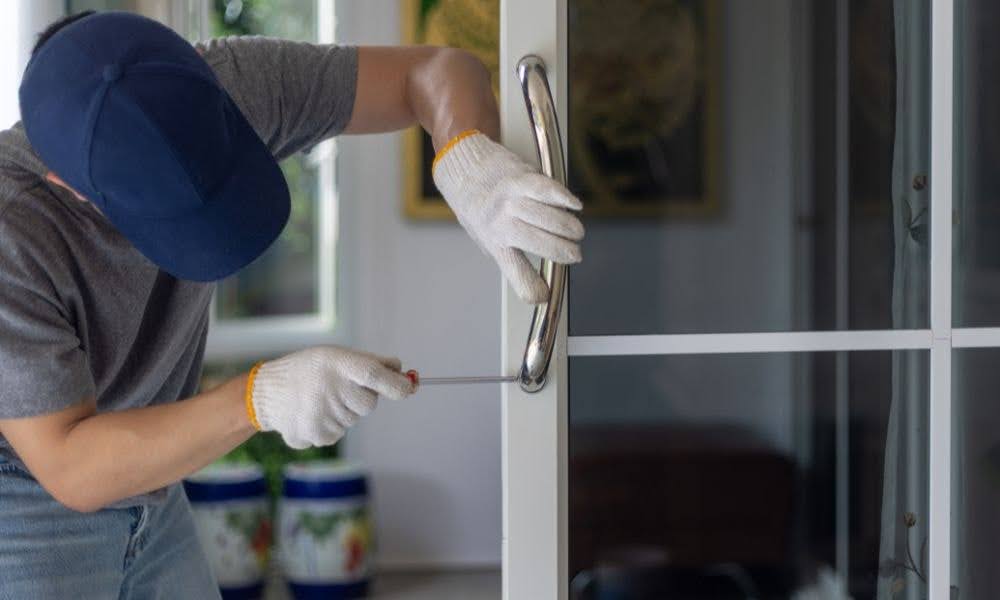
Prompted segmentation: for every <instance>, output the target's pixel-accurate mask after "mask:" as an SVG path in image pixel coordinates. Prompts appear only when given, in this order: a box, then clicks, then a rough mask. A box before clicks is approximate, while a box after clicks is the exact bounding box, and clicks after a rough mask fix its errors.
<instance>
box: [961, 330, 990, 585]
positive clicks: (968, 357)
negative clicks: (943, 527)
mask: <svg viewBox="0 0 1000 600" xmlns="http://www.w3.org/2000/svg"><path fill="white" fill-rule="evenodd" d="M998 365H1000V349H997V348H990V349H976V350H959V351H956V352H955V354H954V361H953V363H952V368H953V370H954V371H953V377H954V378H953V379H952V382H953V390H954V391H953V401H952V406H953V407H954V412H953V414H952V439H954V440H955V443H953V444H952V453H953V454H952V463H951V464H952V467H951V468H952V481H953V482H954V485H953V486H952V553H953V558H952V563H951V564H952V572H951V573H952V586H953V595H952V597H953V598H954V597H957V598H968V599H969V600H986V599H988V598H1000V569H997V543H998V542H997V540H1000V514H998V512H997V507H1000V400H998V395H997V390H1000V369H998V368H997V366H998ZM956 594H957V595H956Z"/></svg>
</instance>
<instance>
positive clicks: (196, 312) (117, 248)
mask: <svg viewBox="0 0 1000 600" xmlns="http://www.w3.org/2000/svg"><path fill="white" fill-rule="evenodd" d="M197 48H198V50H199V51H200V52H201V53H202V56H203V57H204V58H205V60H206V61H207V62H208V64H209V65H210V66H211V67H212V69H213V70H214V71H215V74H216V76H217V77H218V78H219V81H220V82H221V83H222V85H223V86H224V87H225V89H226V90H227V91H228V92H229V94H230V95H231V96H232V98H233V100H235V102H236V104H237V105H238V106H239V108H240V110H242V112H243V114H244V115H245V116H246V118H247V121H249V123H250V124H251V125H252V126H253V128H254V129H255V130H256V132H257V134H258V135H259V136H260V137H261V139H262V140H264V143H265V144H267V147H268V148H269V149H270V150H271V152H272V153H273V154H274V156H275V158H277V159H278V160H281V159H283V158H285V157H287V156H290V155H291V154H294V153H295V152H298V151H299V150H303V149H306V148H309V147H311V146H312V145H314V144H316V143H318V142H320V141H322V140H323V139H326V138H328V137H331V136H334V135H336V134H337V133H339V132H340V131H342V130H343V128H344V127H345V126H346V125H347V122H348V121H349V120H350V117H351V109H352V107H353V106H354V96H355V91H356V84H357V51H356V49H355V48H352V47H344V46H332V45H315V44H305V43H298V42H289V41H285V40H276V39H271V38H263V37H231V38H225V39H218V40H212V41H210V42H208V43H205V44H199V45H198V46H197ZM177 109H178V110H197V108H196V107H182V106H178V107H177ZM46 172H47V169H46V168H45V166H44V165H43V164H42V163H41V161H40V159H39V158H38V156H37V155H36V154H35V152H34V151H33V150H32V148H31V145H30V144H29V143H28V140H27V138H26V137H25V134H24V129H23V128H22V127H21V125H20V123H18V124H16V125H14V127H12V128H11V129H8V130H6V131H0V418H14V417H27V416H32V415H40V414H45V413H51V412H55V411H58V410H61V409H64V408H67V407H69V406H71V405H73V404H76V403H79V402H80V401H81V400H83V399H85V398H88V397H96V398H97V410H98V411H99V412H108V411H115V410H123V409H128V408H135V407H143V406H149V405H153V404H161V403H164V402H174V401H176V400H179V399H183V398H186V397H189V396H191V395H193V394H194V393H195V392H196V390H197V387H198V380H199V378H200V376H201V363H202V356H203V354H204V349H205V336H206V334H207V332H208V307H209V302H210V300H211V295H212V290H213V289H214V287H213V286H212V285H211V284H204V283H196V282H191V281H181V280H178V279H176V278H174V277H172V276H171V275H169V274H167V273H165V272H163V271H161V270H160V269H158V268H157V267H156V265H154V264H152V263H151V262H149V261H148V260H147V259H146V258H145V257H144V256H143V255H142V254H140V253H139V251H138V250H136V249H135V248H134V247H133V246H132V245H131V244H130V243H129V242H128V240H126V239H125V238H124V237H123V236H122V235H121V234H120V233H118V231H117V230H116V229H115V228H114V227H113V226H112V225H111V223H110V222H109V221H107V219H105V218H104V217H103V216H102V215H101V214H100V213H99V212H98V211H97V210H96V209H95V208H94V207H93V206H92V205H91V204H89V203H85V202H81V201H79V200H77V199H76V198H75V197H74V196H73V195H72V194H71V193H70V192H68V191H66V190H64V189H62V188H59V187H56V186H53V185H51V184H49V183H48V182H47V181H45V179H44V176H45V174H46ZM252 200H253V199H252V198H248V199H247V201H248V202H249V201H252ZM3 460H10V461H13V462H16V463H20V462H21V461H20V460H19V459H18V457H17V454H16V453H15V452H14V450H13V448H11V447H10V445H9V444H8V443H7V441H6V440H5V439H4V438H3V437H2V436H0V461H3ZM156 497H157V494H152V495H147V496H142V497H138V498H132V499H129V500H128V501H126V502H123V503H118V504H117V505H119V506H120V505H129V504H138V503H145V502H153V501H156Z"/></svg>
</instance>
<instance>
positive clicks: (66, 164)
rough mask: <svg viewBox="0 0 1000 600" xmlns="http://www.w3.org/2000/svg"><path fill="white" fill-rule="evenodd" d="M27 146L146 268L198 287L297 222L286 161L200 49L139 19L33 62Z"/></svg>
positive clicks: (88, 32) (129, 18) (59, 36)
mask: <svg viewBox="0 0 1000 600" xmlns="http://www.w3.org/2000/svg"><path fill="white" fill-rule="evenodd" d="M19 99H20V105H21V120H22V122H23V123H24V129H25V132H26V133H27V136H28V140H29V141H30V142H31V145H32V146H33V147H34V149H35V151H36V152H37V153H38V155H39V156H40V157H41V159H42V162H44V163H45V165H46V167H48V168H49V169H50V170H51V171H53V172H54V173H55V174H56V175H58V176H59V177H60V178H62V180H63V181H65V182H66V183H68V184H69V185H70V186H71V187H73V189H75V190H76V191H77V192H79V193H80V194H81V195H83V196H84V197H86V198H87V199H88V200H90V201H91V202H93V203H94V204H95V205H96V206H97V207H98V208H99V209H100V210H101V212H102V213H103V214H104V215H105V216H106V217H107V218H108V220H109V221H111V223H112V224H113V225H114V226H115V227H116V228H117V229H118V230H119V231H120V232H121V233H122V235H124V236H125V237H126V238H127V239H128V240H129V241H130V242H132V244H133V245H134V246H135V247H136V248H138V249H139V251H140V252H142V253H143V254H144V255H145V256H146V257H147V258H148V259H149V260H151V261H152V262H153V263H155V264H156V265H157V266H159V267H160V268H161V269H163V270H164V271H167V272H168V273H170V274H172V275H174V276H176V277H178V278H181V279H189V280H194V281H213V280H217V279H221V278H223V277H226V276H228V275H230V274H232V273H234V272H236V271H237V270H239V269H241V268H242V267H244V266H246V265H247V264H249V263H250V262H251V261H253V260H254V259H255V258H257V257H258V256H259V255H260V254H261V253H262V252H263V251H264V250H265V249H267V247H268V246H270V245H271V243H272V242H273V241H274V240H275V238H277V237H278V234H280V233H281V230H282V229H283V228H284V226H285V223H286V222H287V220H288V213H289V205H290V200H289V193H288V185H287V184H286V183H285V179H284V176H283V175H282V173H281V169H280V168H279V167H278V164H277V162H276V161H275V159H274V157H273V156H272V155H271V152H270V151H269V150H268V149H267V146H265V145H264V143H263V142H262V141H261V139H260V137H259V136H258V135H257V133H256V132H255V131H254V129H253V128H252V127H251V126H250V124H249V123H248V122H247V120H246V119H245V118H244V117H243V114H242V113H241V112H240V110H239V108H238V107H237V106H236V103H235V102H234V101H233V99H232V98H231V97H230V96H229V94H228V93H226V91H225V90H224V89H223V88H222V86H221V84H220V83H219V81H218V80H217V79H216V77H215V73H213V72H212V69H211V68H210V67H209V66H208V64H207V63H206V62H205V60H204V59H202V58H201V56H200V55H199V54H198V52H197V51H196V50H195V49H194V48H193V47H192V46H191V44H189V43H188V42H186V41H185V40H184V39H183V38H182V37H180V36H179V35H177V34H176V33H174V32H173V31H171V30H170V29H169V28H167V27H165V26H163V25H161V24H160V23H157V22H156V21H153V20H151V19H147V18H145V17H141V16H138V15H134V14H130V13H121V12H106V13H99V14H95V15H91V16H88V17H84V18H82V19H80V20H79V21H76V22H74V23H71V24H69V25H67V26H66V27H64V28H63V29H61V30H59V31H58V32H57V33H56V34H55V35H53V36H52V37H51V38H50V39H49V40H48V41H47V42H45V43H44V44H43V45H42V47H41V48H39V49H38V51H37V52H36V54H35V56H33V57H32V59H31V61H30V62H29V63H28V67H27V69H26V70H25V72H24V77H23V79H22V80H21V88H20V91H19Z"/></svg>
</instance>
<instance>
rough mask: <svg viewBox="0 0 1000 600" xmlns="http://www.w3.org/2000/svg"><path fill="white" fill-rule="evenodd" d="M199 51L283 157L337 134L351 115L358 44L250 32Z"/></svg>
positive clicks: (251, 120) (260, 131)
mask: <svg viewBox="0 0 1000 600" xmlns="http://www.w3.org/2000/svg"><path fill="white" fill-rule="evenodd" d="M197 49H198V51H199V52H201V54H202V56H203V57H204V58H205V61H206V62H208V64H209V65H210V66H211V67H212V69H213V70H214V71H215V74H216V77H218V78H219V81H220V82H221V83H222V85H223V87H224V88H225V89H226V91H228V92H229V95H230V96H231V97H232V98H233V100H234V101H235V102H236V104H237V106H239V108H240V110H241V111H242V112H243V115H244V117H246V119H247V121H249V122H250V124H251V125H252V126H253V128H254V129H255V130H256V132H257V134H258V135H259V136H260V138H261V139H262V140H264V143H265V144H266V145H267V147H268V148H269V149H270V150H271V153H272V154H274V156H275V158H277V159H278V160H281V159H283V158H285V157H288V156H290V155H292V154H294V153H295V152H298V151H299V150H304V149H308V148H310V147H312V146H314V145H315V144H317V143H319V142H321V141H323V140H324V139H327V138H329V137H332V136H335V135H337V134H338V133H340V132H341V131H343V130H344V128H345V127H346V126H347V123H348V121H350V119H351V113H352V111H353V109H354V97H355V93H356V90H357V78H358V54H357V48H355V47H353V46H337V45H333V44H308V43H304V42H292V41H288V40H280V39H275V38H268V37H260V36H246V37H228V38H221V39H215V40H211V41H209V42H206V43H204V44H199V45H198V46H197Z"/></svg>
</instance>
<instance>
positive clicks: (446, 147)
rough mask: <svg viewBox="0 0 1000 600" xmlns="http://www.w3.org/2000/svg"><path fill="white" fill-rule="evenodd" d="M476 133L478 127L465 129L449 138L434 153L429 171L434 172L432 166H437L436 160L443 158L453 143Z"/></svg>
mask: <svg viewBox="0 0 1000 600" xmlns="http://www.w3.org/2000/svg"><path fill="white" fill-rule="evenodd" d="M477 133H479V130H478V129H466V130H465V131H463V132H462V133H460V134H458V135H456V136H455V137H453V138H451V140H449V141H448V143H447V144H445V145H444V148H441V150H439V151H438V153H437V154H435V155H434V162H432V163H431V172H432V173H433V172H434V167H436V166H437V164H438V161H439V160H441V159H442V158H444V155H445V154H447V153H448V151H449V150H451V149H452V148H453V147H454V146H455V144H457V143H459V142H461V141H462V140H464V139H465V138H467V137H469V136H470V135H475V134H477Z"/></svg>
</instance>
